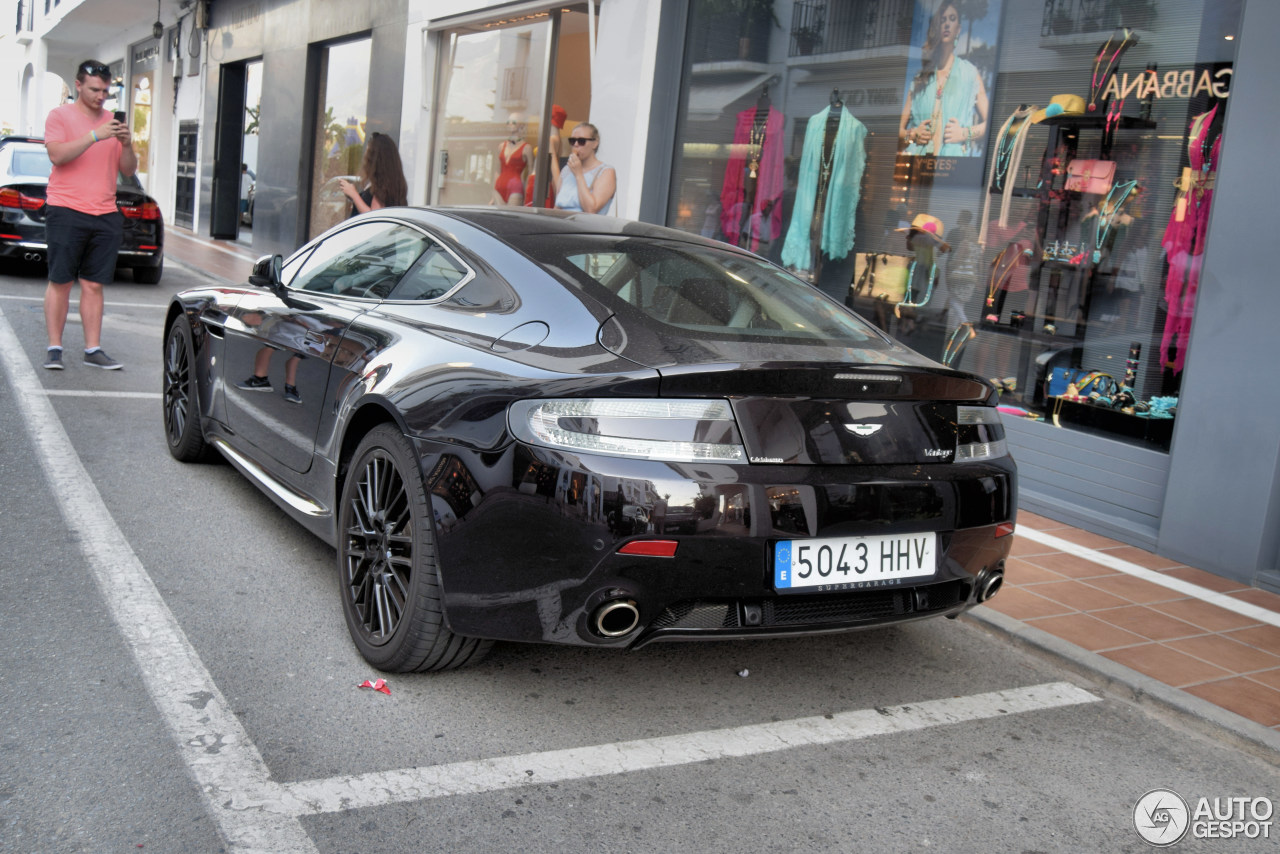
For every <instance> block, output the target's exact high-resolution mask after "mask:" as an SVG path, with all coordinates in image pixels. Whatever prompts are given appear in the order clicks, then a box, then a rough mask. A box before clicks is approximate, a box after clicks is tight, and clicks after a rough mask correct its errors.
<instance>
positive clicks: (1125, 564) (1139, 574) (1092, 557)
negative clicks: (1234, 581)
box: [1017, 525, 1280, 627]
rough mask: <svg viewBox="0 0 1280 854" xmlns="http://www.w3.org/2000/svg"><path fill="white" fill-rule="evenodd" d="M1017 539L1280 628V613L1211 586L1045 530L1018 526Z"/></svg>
mask: <svg viewBox="0 0 1280 854" xmlns="http://www.w3.org/2000/svg"><path fill="white" fill-rule="evenodd" d="M1017 536H1019V537H1026V538H1027V539H1028V540H1035V541H1036V542H1037V543H1040V544H1041V545H1043V546H1048V547H1049V548H1051V549H1056V550H1057V551H1060V552H1066V553H1067V554H1071V555H1075V556H1076V557H1082V558H1084V559H1085V560H1087V561H1092V562H1093V563H1096V564H1100V565H1102V566H1105V567H1107V568H1109V569H1114V570H1115V571H1116V572H1123V573H1124V574H1126V575H1132V576H1133V577H1134V578H1141V579H1142V580H1143V581H1150V582H1151V583H1152V584H1159V585H1160V586H1161V587H1167V588H1169V589H1170V590H1176V591H1177V592H1179V593H1182V594H1184V595H1186V596H1191V597H1193V598H1196V599H1199V600H1200V601H1202V602H1208V603H1209V604H1211V605H1217V606H1218V607H1219V608H1224V609H1226V610H1228V611H1233V612H1235V613H1237V614H1240V615H1241V616H1243V617H1248V618H1249V619H1251V620H1257V621H1258V622H1260V623H1266V624H1267V625H1270V626H1277V627H1280V614H1277V613H1276V612H1275V611H1269V610H1267V609H1266V608H1262V607H1260V606H1258V605H1254V604H1253V603H1252V602H1245V601H1242V600H1240V599H1235V598H1233V597H1231V596H1227V595H1226V594H1224V593H1218V592H1217V591H1214V590H1210V589H1208V588H1207V587H1201V586H1200V585H1199V584H1193V583H1191V582H1190V581H1183V580H1182V579H1181V578H1174V577H1173V576H1171V575H1166V574H1165V573H1163V572H1156V571H1155V570H1154V569H1147V568H1146V567H1145V566H1138V565H1137V564H1136V563H1130V562H1129V561H1127V560H1124V559H1122V558H1118V557H1116V556H1115V555H1109V554H1107V553H1106V552H1101V551H1098V550H1097V549H1091V548H1087V547H1085V546H1081V545H1077V544H1076V543H1073V542H1071V541H1070V540H1064V539H1062V538H1061V537H1055V536H1054V535H1053V534H1046V533H1045V532H1044V531H1037V530H1035V529H1034V528H1027V527H1025V526H1023V525H1019V526H1018V530H1017Z"/></svg>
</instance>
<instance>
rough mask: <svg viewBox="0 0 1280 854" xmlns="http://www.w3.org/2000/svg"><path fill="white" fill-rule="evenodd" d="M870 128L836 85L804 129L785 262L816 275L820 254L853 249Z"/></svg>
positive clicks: (837, 255) (845, 252)
mask: <svg viewBox="0 0 1280 854" xmlns="http://www.w3.org/2000/svg"><path fill="white" fill-rule="evenodd" d="M866 136H867V129H866V126H864V125H863V124H862V122H860V121H858V120H857V119H855V118H854V117H853V116H852V115H850V114H849V111H848V110H846V109H845V108H844V102H843V101H842V100H841V99H840V93H839V91H838V90H833V91H832V93H831V104H830V106H828V107H826V108H825V109H823V110H821V111H820V112H818V113H817V114H816V115H814V116H812V117H810V119H809V122H808V125H807V126H806V128H805V135H804V151H803V154H802V155H801V158H800V179H799V183H798V185H797V187H796V200H795V206H794V209H793V210H792V214H791V224H790V226H788V228H787V238H786V242H785V243H784V245H783V249H782V263H783V264H784V265H785V266H787V267H791V268H792V269H795V270H798V271H801V272H805V273H808V272H809V271H813V272H812V277H813V278H814V279H816V278H817V275H818V273H819V272H820V271H821V269H820V268H821V263H822V258H823V256H824V255H825V257H826V258H828V259H831V260H840V259H842V258H845V257H846V256H848V254H849V252H850V251H851V250H852V249H853V242H854V226H855V220H856V216H857V208H858V198H859V195H860V194H861V191H862V173H863V170H864V168H865V167H866Z"/></svg>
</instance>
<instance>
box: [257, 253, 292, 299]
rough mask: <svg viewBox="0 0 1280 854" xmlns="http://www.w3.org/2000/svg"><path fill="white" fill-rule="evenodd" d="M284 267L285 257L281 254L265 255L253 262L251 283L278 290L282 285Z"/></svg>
mask: <svg viewBox="0 0 1280 854" xmlns="http://www.w3.org/2000/svg"><path fill="white" fill-rule="evenodd" d="M283 269H284V258H282V257H281V256H279V255H263V256H262V257H261V258H259V259H258V260H257V261H255V262H253V272H251V273H249V284H251V285H254V286H256V287H259V288H270V289H271V290H273V291H274V290H277V289H278V288H280V287H281V285H282V282H281V281H280V273H281V270H283Z"/></svg>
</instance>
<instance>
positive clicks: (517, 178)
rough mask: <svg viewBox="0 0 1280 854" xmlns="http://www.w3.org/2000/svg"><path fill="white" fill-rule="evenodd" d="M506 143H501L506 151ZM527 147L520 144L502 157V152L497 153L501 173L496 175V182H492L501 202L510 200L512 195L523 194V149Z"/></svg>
mask: <svg viewBox="0 0 1280 854" xmlns="http://www.w3.org/2000/svg"><path fill="white" fill-rule="evenodd" d="M507 145H508V143H506V142H503V143H502V147H503V149H506V147H507ZM526 145H528V143H527V142H522V143H520V144H519V145H517V146H516V147H515V148H514V149H512V150H511V151H510V153H509V154H508V155H507V156H506V157H503V155H502V152H501V151H499V152H498V160H499V161H500V162H501V163H502V171H501V172H499V173H498V180H497V181H494V182H493V189H495V190H497V191H498V195H499V196H502V201H504V202H508V201H510V200H511V195H512V193H519V194H521V195H523V194H524V167H525V162H524V149H525V146H526Z"/></svg>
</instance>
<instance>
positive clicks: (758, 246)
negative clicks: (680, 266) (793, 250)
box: [720, 85, 785, 252]
mask: <svg viewBox="0 0 1280 854" xmlns="http://www.w3.org/2000/svg"><path fill="white" fill-rule="evenodd" d="M782 126H783V118H782V114H781V113H780V112H778V111H777V110H775V109H774V108H773V107H772V106H771V104H770V102H769V87H768V85H765V86H764V87H763V88H762V89H761V90H760V96H759V98H757V99H756V105H755V106H754V107H750V108H748V109H746V110H743V111H742V112H740V113H738V120H737V125H736V127H735V129H734V134H733V147H732V148H731V149H730V151H731V153H730V157H729V162H728V164H727V165H726V166H725V172H724V186H723V188H722V189H721V191H720V228H721V231H723V232H724V239H725V240H726V241H727V242H729V243H733V244H735V245H738V246H743V247H746V248H748V249H750V250H752V251H753V252H764V251H766V249H767V245H768V244H769V243H770V242H772V241H774V240H776V239H777V238H778V235H779V234H781V233H782V205H781V201H782V189H783V186H784V184H785V179H784V175H783V153H782Z"/></svg>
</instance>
